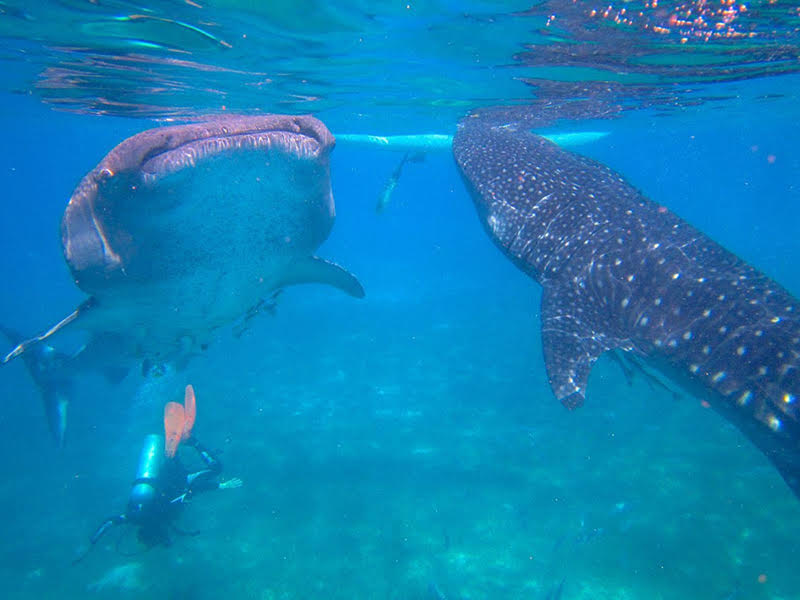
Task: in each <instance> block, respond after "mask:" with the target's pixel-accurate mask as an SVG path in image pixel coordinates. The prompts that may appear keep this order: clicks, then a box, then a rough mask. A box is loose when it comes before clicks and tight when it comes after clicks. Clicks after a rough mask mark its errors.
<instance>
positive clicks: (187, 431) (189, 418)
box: [181, 385, 197, 440]
mask: <svg viewBox="0 0 800 600" xmlns="http://www.w3.org/2000/svg"><path fill="white" fill-rule="evenodd" d="M183 404H184V407H183V411H184V415H185V417H186V421H185V422H184V424H183V435H182V436H181V439H182V440H186V439H189V438H190V437H191V435H192V427H194V419H195V417H196V416H197V401H196V400H195V398H194V388H193V387H192V386H191V385H187V386H186V394H185V396H184V398H183Z"/></svg>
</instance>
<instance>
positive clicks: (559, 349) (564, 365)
mask: <svg viewBox="0 0 800 600" xmlns="http://www.w3.org/2000/svg"><path fill="white" fill-rule="evenodd" d="M575 300H576V298H575V297H574V296H572V297H571V294H570V292H569V291H566V290H565V291H564V292H563V293H559V291H558V289H557V286H554V285H546V286H545V289H544V294H543V295H542V350H543V352H544V363H545V367H546V369H547V378H548V380H549V382H550V387H551V388H552V390H553V393H554V394H555V396H556V398H558V400H559V401H560V402H561V403H562V404H563V405H564V406H566V407H567V408H568V409H570V410H572V409H575V408H578V407H579V406H581V405H582V404H583V401H584V398H585V397H586V384H587V382H588V380H589V373H590V371H591V370H592V365H594V363H595V362H596V361H597V359H598V358H599V357H600V355H601V354H603V352H605V351H606V350H611V349H612V348H615V347H617V346H618V344H616V343H611V342H609V341H608V340H607V338H606V336H604V335H602V332H596V331H594V330H593V329H592V327H591V326H590V325H589V324H588V323H586V322H584V321H582V320H581V317H580V315H581V313H580V312H579V311H577V310H576V308H577V302H576V301H575Z"/></svg>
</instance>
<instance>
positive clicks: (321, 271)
mask: <svg viewBox="0 0 800 600" xmlns="http://www.w3.org/2000/svg"><path fill="white" fill-rule="evenodd" d="M297 283H327V284H328V285H332V286H333V287H337V288H339V289H340V290H342V291H343V292H345V293H347V294H350V295H351V296H355V297H356V298H363V297H364V288H363V287H361V283H359V281H358V279H356V278H355V276H354V275H352V274H351V273H349V272H347V271H345V270H344V269H343V268H342V267H340V266H339V265H335V264H333V263H332V262H328V261H326V260H323V259H321V258H318V257H316V256H310V257H308V258H307V259H304V260H298V261H297V262H294V263H292V266H291V267H290V269H289V271H288V272H287V273H286V274H285V276H284V278H283V279H282V280H281V281H280V283H279V285H281V286H283V285H294V284H297Z"/></svg>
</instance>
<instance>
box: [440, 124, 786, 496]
mask: <svg viewBox="0 0 800 600" xmlns="http://www.w3.org/2000/svg"><path fill="white" fill-rule="evenodd" d="M453 152H454V156H455V159H456V162H457V163H458V166H459V169H460V172H461V174H462V175H463V178H464V179H465V181H466V184H467V187H468V188H469V190H470V193H471V196H472V198H473V201H474V204H475V207H476V209H477V213H478V215H479V218H480V221H481V223H482V224H483V226H484V228H485V230H486V232H487V233H488V235H489V237H490V238H491V239H492V240H493V241H494V243H495V244H496V245H497V246H498V247H499V249H500V250H501V251H502V252H503V253H504V254H505V256H506V257H508V258H509V259H510V260H511V261H512V262H513V263H514V264H515V265H516V266H517V267H518V268H519V269H521V270H522V271H523V272H524V273H525V274H526V275H528V276H529V277H531V278H532V279H534V280H535V281H537V282H538V283H540V284H541V285H542V287H543V293H542V305H541V325H542V346H543V353H544V360H545V368H546V371H547V376H548V380H549V383H550V386H551V388H552V391H553V392H554V394H555V396H556V398H557V399H558V400H560V401H561V402H562V403H563V404H564V405H565V406H566V407H567V408H569V409H573V408H576V407H578V406H580V405H582V404H583V402H584V399H585V396H586V386H587V381H588V377H589V373H590V370H591V368H592V365H593V364H594V363H595V362H596V361H597V359H598V357H599V356H600V355H601V354H603V353H605V352H613V353H618V354H619V355H621V356H623V357H627V358H628V359H629V360H630V361H631V362H632V363H633V364H635V365H641V366H642V367H643V368H644V369H645V372H651V373H654V374H657V375H658V376H660V377H663V378H664V380H666V381H668V382H670V383H671V384H673V385H675V386H676V387H677V388H678V389H680V390H683V391H684V392H685V393H690V394H693V395H695V396H698V397H699V398H701V399H702V401H703V402H706V403H708V405H710V406H711V407H712V408H713V409H714V410H716V411H717V412H718V413H719V414H721V415H722V416H723V417H724V418H726V419H727V420H728V421H730V422H731V423H732V424H734V425H735V426H736V427H737V428H738V429H739V430H740V431H741V432H742V433H743V434H744V435H745V436H746V437H747V438H749V440H750V441H751V442H752V443H753V444H754V445H755V446H756V447H757V448H758V449H760V451H761V452H763V453H764V455H766V457H767V458H768V459H769V461H770V462H771V463H772V464H773V465H774V466H775V467H776V468H777V470H778V471H779V472H780V474H781V475H782V476H783V479H784V481H785V482H786V483H787V484H788V486H789V488H791V490H792V491H793V492H794V494H795V495H796V496H798V497H800V424H799V423H798V402H799V401H800V315H798V313H799V312H800V310H799V308H800V307H799V303H798V300H797V299H796V298H795V297H793V296H792V295H791V294H790V293H789V292H788V291H787V290H786V289H784V288H783V287H781V286H780V285H779V284H778V283H776V282H775V281H772V280H771V279H770V278H769V277H767V276H766V275H764V274H763V273H761V272H759V271H758V270H757V269H756V268H754V267H752V266H750V265H748V264H747V263H745V262H744V261H743V260H741V259H740V258H738V257H737V256H736V255H734V254H733V253H731V252H730V251H728V250H726V249H725V248H723V247H722V246H721V245H720V244H718V243H716V242H715V241H714V240H712V239H711V238H709V237H708V236H707V235H705V234H703V233H702V232H701V231H699V230H698V229H696V228H695V227H693V226H692V225H690V224H689V223H687V222H685V221H683V220H682V219H681V218H679V217H678V216H676V215H675V214H673V213H672V212H671V211H670V210H668V209H667V208H666V207H664V206H660V205H658V204H656V203H655V202H653V201H651V200H649V199H648V198H646V197H645V196H644V195H643V194H642V193H641V192H640V191H639V190H637V189H636V188H635V187H634V186H632V185H631V184H629V183H628V182H626V181H625V179H624V178H623V177H622V176H621V175H619V174H618V173H615V172H614V171H612V170H611V169H609V168H608V167H606V166H605V165H603V164H601V163H598V162H596V161H593V160H590V159H589V158H585V157H583V156H580V155H578V154H575V153H572V152H570V151H567V150H564V149H562V148H560V147H559V146H557V145H556V144H554V143H552V142H550V141H548V140H546V139H544V138H542V137H540V136H537V135H535V134H534V133H532V132H531V131H530V130H528V129H527V128H524V127H517V126H516V125H515V124H513V123H506V124H500V125H495V124H490V123H487V122H485V120H483V119H482V118H480V117H467V118H465V119H464V120H463V121H462V122H461V123H460V125H459V128H458V131H457V133H456V135H455V138H454V142H453Z"/></svg>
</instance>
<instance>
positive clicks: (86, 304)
mask: <svg viewBox="0 0 800 600" xmlns="http://www.w3.org/2000/svg"><path fill="white" fill-rule="evenodd" d="M96 302H97V301H96V300H95V299H94V297H90V298H88V299H87V300H84V301H83V302H82V303H81V304H80V306H78V308H76V309H75V310H73V311H72V312H71V313H70V314H68V315H67V316H66V317H64V318H63V319H61V320H60V321H59V322H58V323H56V324H55V325H53V326H52V327H51V328H50V329H48V330H47V331H45V332H44V333H41V334H39V335H37V336H35V337H32V338H30V339H27V340H25V341H23V342H20V343H19V344H17V346H16V348H14V349H13V350H12V351H11V352H9V353H8V354H6V356H5V357H4V358H3V360H2V361H1V362H0V364H6V363H7V362H9V361H11V360H13V359H15V358H16V357H18V356H19V355H20V354H22V353H23V352H25V351H26V350H28V348H30V347H31V346H35V345H36V344H38V343H39V342H42V341H44V340H46V339H47V338H49V337H50V336H51V335H53V334H54V333H56V332H57V331H60V330H61V329H62V328H64V327H66V326H67V325H69V324H70V323H72V322H73V321H74V320H75V319H77V318H78V317H80V316H81V315H82V314H83V313H85V312H86V311H87V310H89V309H91V308H92V307H93V306H94V305H95V304H96Z"/></svg>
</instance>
